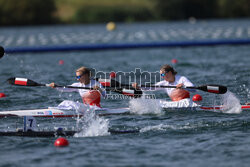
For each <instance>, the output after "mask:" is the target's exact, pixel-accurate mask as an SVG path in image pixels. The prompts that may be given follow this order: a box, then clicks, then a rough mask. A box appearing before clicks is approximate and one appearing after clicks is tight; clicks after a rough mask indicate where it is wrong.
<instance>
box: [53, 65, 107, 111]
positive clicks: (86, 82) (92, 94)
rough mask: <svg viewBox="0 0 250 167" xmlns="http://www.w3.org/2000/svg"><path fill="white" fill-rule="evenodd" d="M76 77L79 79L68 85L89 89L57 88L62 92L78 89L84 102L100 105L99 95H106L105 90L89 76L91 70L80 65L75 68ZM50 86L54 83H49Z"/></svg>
mask: <svg viewBox="0 0 250 167" xmlns="http://www.w3.org/2000/svg"><path fill="white" fill-rule="evenodd" d="M76 79H77V80H78V81H79V82H77V83H73V84H72V85H70V86H74V87H88V88H93V90H89V89H71V88H63V89H62V88H58V90H60V91H63V92H74V91H78V92H79V94H80V96H81V97H82V101H83V103H84V104H88V105H91V106H97V107H101V104H100V103H101V96H103V97H105V96H106V91H105V90H103V89H102V88H103V86H102V85H101V83H100V82H98V81H96V80H94V79H92V78H91V71H90V70H89V69H88V68H87V67H80V68H78V69H77V70H76ZM50 87H52V88H55V83H50Z"/></svg>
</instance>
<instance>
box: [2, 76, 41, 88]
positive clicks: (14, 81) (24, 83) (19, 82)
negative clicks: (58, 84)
mask: <svg viewBox="0 0 250 167" xmlns="http://www.w3.org/2000/svg"><path fill="white" fill-rule="evenodd" d="M7 81H8V82H9V83H10V84H11V85H20V86H43V85H42V84H39V83H36V82H35V81H32V80H30V79H27V78H15V77H13V78H9V79H8V80H7Z"/></svg>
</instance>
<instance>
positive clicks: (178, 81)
mask: <svg viewBox="0 0 250 167" xmlns="http://www.w3.org/2000/svg"><path fill="white" fill-rule="evenodd" d="M181 83H182V84H183V85H185V86H194V84H193V83H192V82H190V81H189V80H188V79H187V78H186V77H184V76H180V75H175V81H174V82H171V83H170V82H168V81H166V80H164V81H160V82H157V83H156V84H155V85H156V86H176V85H178V84H181ZM174 89H175V88H156V90H164V91H165V92H166V93H167V94H168V96H170V95H171V93H172V91H173V90H174Z"/></svg>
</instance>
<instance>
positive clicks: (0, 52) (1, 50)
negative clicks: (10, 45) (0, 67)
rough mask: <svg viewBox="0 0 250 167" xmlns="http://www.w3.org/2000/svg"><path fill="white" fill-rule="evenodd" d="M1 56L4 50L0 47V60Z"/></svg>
mask: <svg viewBox="0 0 250 167" xmlns="http://www.w3.org/2000/svg"><path fill="white" fill-rule="evenodd" d="M3 55H4V48H3V47H2V46H0V59H1V58H2V57H3Z"/></svg>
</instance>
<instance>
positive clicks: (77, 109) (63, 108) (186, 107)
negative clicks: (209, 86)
mask: <svg viewBox="0 0 250 167" xmlns="http://www.w3.org/2000/svg"><path fill="white" fill-rule="evenodd" d="M160 106H161V107H162V108H163V109H164V110H166V111H190V110H191V111H216V112H220V111H221V110H223V109H224V107H223V106H201V105H199V104H197V103H195V102H192V101H191V100H190V99H183V100H181V101H178V102H172V101H165V100H160ZM241 109H242V110H243V111H246V110H250V105H249V104H248V105H241ZM88 111H89V112H93V111H94V112H95V113H96V114H97V115H100V116H105V115H119V114H130V113H131V112H130V108H116V109H109V108H99V107H96V106H94V107H92V106H86V105H83V104H79V103H75V102H72V101H67V100H65V101H63V102H62V103H61V104H59V105H58V107H49V108H47V109H33V110H15V111H0V117H8V116H20V117H22V116H34V117H77V116H84V112H88ZM133 114H135V113H134V112H133Z"/></svg>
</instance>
